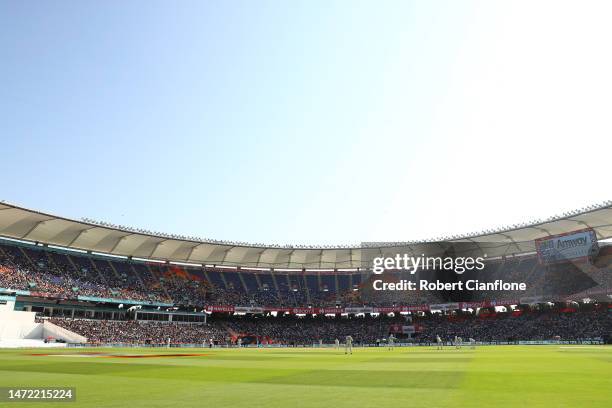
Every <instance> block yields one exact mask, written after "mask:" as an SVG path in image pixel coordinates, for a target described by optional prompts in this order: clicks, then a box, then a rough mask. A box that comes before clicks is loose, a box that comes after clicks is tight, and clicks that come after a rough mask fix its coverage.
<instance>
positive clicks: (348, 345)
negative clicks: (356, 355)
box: [344, 335, 353, 354]
mask: <svg viewBox="0 0 612 408" xmlns="http://www.w3.org/2000/svg"><path fill="white" fill-rule="evenodd" d="M344 354H353V338H352V337H351V336H350V335H349V336H346V339H345V343H344Z"/></svg>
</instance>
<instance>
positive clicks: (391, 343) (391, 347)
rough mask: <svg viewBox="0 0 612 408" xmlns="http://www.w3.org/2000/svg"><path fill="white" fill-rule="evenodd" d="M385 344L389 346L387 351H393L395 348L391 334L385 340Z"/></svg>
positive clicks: (393, 337)
mask: <svg viewBox="0 0 612 408" xmlns="http://www.w3.org/2000/svg"><path fill="white" fill-rule="evenodd" d="M387 343H388V346H389V350H393V349H394V348H395V336H394V335H393V334H391V335H390V336H389V338H388V339H387Z"/></svg>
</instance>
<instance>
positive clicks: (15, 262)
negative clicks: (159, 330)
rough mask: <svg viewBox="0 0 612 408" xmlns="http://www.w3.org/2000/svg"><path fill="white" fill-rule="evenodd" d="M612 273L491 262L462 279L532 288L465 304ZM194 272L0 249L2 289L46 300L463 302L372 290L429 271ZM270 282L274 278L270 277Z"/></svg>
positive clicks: (591, 281) (589, 267) (600, 286)
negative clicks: (352, 274)
mask: <svg viewBox="0 0 612 408" xmlns="http://www.w3.org/2000/svg"><path fill="white" fill-rule="evenodd" d="M611 269H612V256H609V255H606V256H602V257H600V258H599V259H598V260H597V261H596V262H595V264H590V263H582V264H573V263H566V264H560V265H552V266H542V265H540V264H539V263H538V262H537V259H536V258H535V257H534V256H526V257H522V258H509V259H504V260H497V261H492V262H490V263H487V265H486V268H485V269H484V270H483V271H479V272H478V273H475V272H466V273H465V274H463V275H461V276H459V277H458V279H461V280H467V279H478V280H479V281H481V282H493V281H495V280H497V279H502V280H504V281H505V282H521V283H523V282H524V283H525V284H526V286H527V290H526V291H523V292H512V291H478V292H473V293H470V294H468V295H469V299H468V298H466V299H462V300H459V301H464V300H465V301H483V300H497V301H504V300H510V299H513V300H514V299H519V298H521V297H530V296H533V297H542V298H555V297H557V298H563V297H567V296H570V295H573V294H581V293H584V294H587V293H591V292H592V291H596V290H604V291H606V290H612V271H611ZM189 270H190V269H189V268H188V267H185V268H184V269H181V268H179V267H178V266H172V268H170V267H168V266H164V265H161V266H156V267H154V268H152V267H151V266H149V265H147V264H145V263H142V262H140V263H132V262H128V261H124V260H108V259H103V258H99V257H98V258H94V257H88V256H86V255H71V254H66V253H61V252H54V251H51V250H48V249H43V248H42V247H34V248H26V249H24V248H22V247H18V246H11V245H7V244H2V245H0V288H8V289H15V290H26V291H30V292H32V293H34V294H40V295H43V296H46V297H60V298H75V297H77V296H93V297H101V298H114V299H126V300H136V301H150V302H157V303H173V304H176V305H182V306H194V307H203V306H206V305H233V306H281V307H307V306H313V307H334V306H338V305H340V306H345V307H351V306H372V307H376V306H379V307H385V306H402V305H423V304H436V303H445V302H449V301H458V300H457V299H454V298H452V296H450V295H449V294H448V293H442V292H436V291H427V290H411V291H388V290H387V291H376V290H373V288H372V283H373V280H374V279H383V280H386V281H388V282H397V281H399V280H412V281H417V280H419V279H432V276H431V273H430V271H419V272H418V273H417V274H416V275H411V274H409V273H398V272H390V273H385V274H383V275H371V276H369V277H368V276H364V277H363V281H360V283H361V284H360V285H359V286H357V285H355V286H351V285H348V284H345V285H344V286H343V285H340V284H338V285H337V288H336V289H335V290H334V289H333V288H330V289H327V286H326V289H325V290H316V288H315V289H313V288H312V287H309V286H308V285H307V284H306V283H305V282H306V280H304V279H302V280H300V279H298V278H297V277H296V276H292V277H291V279H290V278H289V275H286V276H283V277H282V278H280V277H277V278H276V280H277V282H279V284H278V285H266V286H263V285H258V284H254V283H252V284H251V285H247V284H241V283H240V282H241V281H242V278H240V274H243V275H244V274H248V273H250V272H244V271H242V272H235V271H234V272H224V274H225V276H227V277H228V278H229V277H230V276H231V277H232V280H231V281H230V280H227V281H226V280H225V279H221V280H220V281H218V282H216V283H215V284H213V283H212V282H210V281H208V280H207V279H204V278H202V274H199V275H198V274H196V273H195V272H193V271H194V270H193V269H192V272H193V273H192V272H188V271H189ZM177 271H178V272H180V273H177ZM218 275H221V274H220V273H219V274H218ZM262 276H263V275H262ZM194 277H195V278H194ZM267 278H269V280H270V281H273V280H274V278H273V277H272V276H271V275H270V276H268V277H267ZM251 281H253V280H251ZM338 281H339V280H338ZM347 281H348V279H347ZM243 282H244V281H243ZM311 282H312V280H311ZM281 284H282V285H281ZM463 295H465V294H463Z"/></svg>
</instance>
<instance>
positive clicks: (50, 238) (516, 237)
mask: <svg viewBox="0 0 612 408" xmlns="http://www.w3.org/2000/svg"><path fill="white" fill-rule="evenodd" d="M584 228H592V229H593V230H595V232H596V233H597V237H598V239H600V240H601V239H607V238H610V237H612V202H606V203H604V204H602V205H598V206H592V207H589V208H586V209H583V210H580V211H574V212H571V213H566V214H563V215H562V216H559V217H553V218H549V219H547V220H539V221H535V222H533V223H530V224H523V225H518V226H513V227H506V228H503V229H500V230H495V231H485V232H482V233H477V234H469V235H463V236H455V237H444V238H440V239H435V240H427V241H411V242H390V243H362V244H361V245H358V246H352V247H349V246H347V247H341V246H338V247H331V246H330V247H317V246H292V245H285V246H278V245H257V244H247V243H234V242H225V241H213V240H203V239H197V238H188V237H180V236H176V235H166V234H158V233H152V232H148V231H144V230H136V229H131V228H127V227H122V226H115V225H110V224H106V223H97V222H94V221H90V220H84V221H77V220H72V219H67V218H63V217H58V216H54V215H50V214H45V213H41V212H38V211H34V210H30V209H27V208H22V207H18V206H15V205H11V204H7V203H4V202H3V203H0V236H1V237H5V238H10V239H17V240H25V241H31V242H38V243H42V244H47V245H55V246H60V247H66V248H72V249H78V250H84V251H90V252H96V253H102V254H110V255H117V256H124V257H133V258H142V259H151V260H158V261H170V262H184V263H193V264H201V265H223V266H236V267H243V268H275V269H356V268H361V269H362V270H363V269H369V268H370V266H371V264H370V261H371V259H372V258H373V257H375V256H381V255H385V256H394V254H396V253H400V254H403V253H408V254H414V255H420V254H422V253H426V252H430V250H431V248H432V247H435V246H436V245H439V246H440V247H442V246H443V244H442V243H465V244H468V245H469V247H470V248H471V251H473V253H478V252H480V253H486V254H487V256H488V257H489V258H491V257H497V256H511V255H520V254H525V253H529V252H534V251H535V243H534V240H535V239H538V238H542V237H546V236H550V235H557V234H562V233H566V232H571V231H575V230H579V229H584Z"/></svg>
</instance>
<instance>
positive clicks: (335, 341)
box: [334, 339, 340, 350]
mask: <svg viewBox="0 0 612 408" xmlns="http://www.w3.org/2000/svg"><path fill="white" fill-rule="evenodd" d="M334 344H335V345H336V350H338V349H339V348H340V340H338V339H336V340H334Z"/></svg>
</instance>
